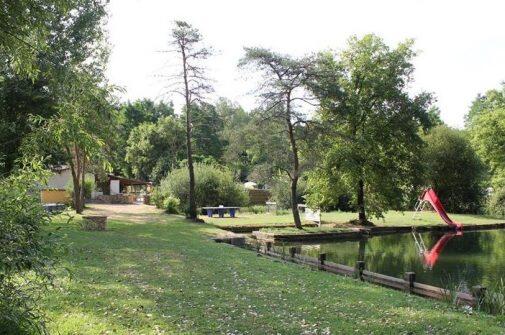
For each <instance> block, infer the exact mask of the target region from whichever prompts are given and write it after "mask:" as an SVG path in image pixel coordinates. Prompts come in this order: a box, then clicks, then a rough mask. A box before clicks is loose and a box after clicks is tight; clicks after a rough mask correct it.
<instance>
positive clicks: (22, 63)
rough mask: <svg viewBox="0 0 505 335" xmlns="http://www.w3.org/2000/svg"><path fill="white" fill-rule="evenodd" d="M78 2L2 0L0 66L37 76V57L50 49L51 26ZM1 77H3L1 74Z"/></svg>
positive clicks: (0, 11)
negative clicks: (0, 60) (41, 52)
mask: <svg viewBox="0 0 505 335" xmlns="http://www.w3.org/2000/svg"><path fill="white" fill-rule="evenodd" d="M76 2H77V1H70V0H58V1H52V0H50V1H33V0H18V1H2V2H1V5H0V22H1V23H2V25H1V29H0V58H1V59H2V62H1V64H2V65H1V66H8V67H10V68H12V70H14V72H15V73H18V74H22V75H27V76H29V77H30V78H35V77H36V76H37V74H39V71H40V69H39V67H38V64H37V56H38V53H39V52H40V51H46V50H48V49H49V46H48V43H47V39H48V37H49V36H50V33H51V25H52V23H53V22H54V21H57V19H58V18H59V17H62V16H65V14H67V13H68V10H70V9H71V8H72V6H73V5H75V4H76ZM0 78H1V76H0Z"/></svg>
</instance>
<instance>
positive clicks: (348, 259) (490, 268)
mask: <svg viewBox="0 0 505 335" xmlns="http://www.w3.org/2000/svg"><path fill="white" fill-rule="evenodd" d="M292 246H294V244H289V245H282V244H281V245H276V246H274V248H276V249H277V250H278V251H282V252H285V253H289V251H288V249H287V248H288V247H292ZM296 246H297V248H296V250H297V252H298V253H301V254H302V255H307V256H312V257H317V256H318V254H319V253H326V255H327V256H326V259H327V260H328V261H331V262H334V263H339V264H345V265H350V266H354V265H355V264H356V261H358V260H364V261H365V264H366V269H367V270H370V271H373V272H378V273H382V274H386V275H389V276H394V277H398V278H403V274H404V273H405V272H406V271H413V272H415V273H416V281H418V282H420V283H424V284H430V285H434V286H439V287H446V288H454V287H455V285H458V286H459V287H458V288H459V289H460V290H462V291H467V292H468V291H469V288H471V287H472V286H474V285H484V286H486V287H494V286H495V285H496V284H497V283H499V282H500V280H501V279H502V278H503V279H504V280H505V230H487V231H475V232H463V233H462V234H459V235H457V234H455V233H440V232H427V233H409V234H394V235H382V236H373V237H370V238H367V239H363V240H361V241H350V242H347V241H346V242H342V241H338V242H321V243H319V244H304V245H300V244H299V245H296Z"/></svg>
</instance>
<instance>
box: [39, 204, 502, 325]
mask: <svg viewBox="0 0 505 335" xmlns="http://www.w3.org/2000/svg"><path fill="white" fill-rule="evenodd" d="M60 226H62V227H63V228H62V229H60V230H59V231H58V232H59V234H64V235H65V238H64V239H63V242H64V243H68V245H69V247H68V251H67V252H66V253H65V254H64V255H63V256H62V261H61V264H60V265H59V267H58V270H57V272H58V277H57V281H56V284H57V285H56V287H55V288H54V289H52V290H51V291H50V293H49V294H48V296H47V297H45V298H44V299H43V300H42V302H41V303H42V304H43V306H44V309H45V310H46V311H47V313H48V316H49V318H50V322H49V328H50V330H51V333H55V334H172V333H178V334H179V333H184V334H276V333H279V334H330V333H331V334H351V333H353V334H372V333H373V334H414V333H415V334H499V333H504V328H503V327H504V326H505V319H503V318H502V319H500V318H497V317H494V316H490V315H485V314H481V313H478V312H474V313H472V314H468V313H464V312H463V311H461V310H456V309H454V308H453V307H450V306H449V305H448V304H446V303H443V302H435V301H431V300H427V299H424V298H419V297H415V296H410V295H406V294H405V293H402V292H397V291H393V290H390V289H386V288H381V287H378V286H373V285H371V284H367V283H362V282H358V281H356V280H354V279H349V278H344V277H340V276H335V275H332V274H329V273H325V272H319V271H314V270H311V269H309V268H306V267H303V266H299V265H295V264H289V263H282V262H278V261H273V260H271V259H267V258H264V257H258V256H257V255H256V254H255V253H254V252H251V251H247V250H244V249H239V248H237V247H233V246H230V245H226V244H217V243H215V242H213V241H211V240H210V239H209V235H210V234H212V233H214V232H215V231H214V230H215V228H213V227H211V226H209V225H204V224H200V225H198V224H193V223H189V222H187V221H185V220H184V219H182V218H181V217H179V216H168V215H163V214H148V215H146V216H144V217H143V219H142V220H140V219H139V217H137V218H135V220H132V221H129V220H128V219H124V220H121V221H114V220H109V227H110V228H109V230H108V231H105V232H85V231H81V230H79V229H78V228H77V225H76V224H75V223H74V224H71V225H67V224H65V223H63V220H61V221H59V220H55V222H53V224H52V226H51V227H50V228H49V229H51V230H54V229H56V228H57V227H60ZM67 273H68V274H67Z"/></svg>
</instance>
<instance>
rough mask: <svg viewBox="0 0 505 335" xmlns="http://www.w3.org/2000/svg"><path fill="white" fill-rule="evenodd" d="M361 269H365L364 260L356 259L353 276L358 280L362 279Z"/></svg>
mask: <svg viewBox="0 0 505 335" xmlns="http://www.w3.org/2000/svg"><path fill="white" fill-rule="evenodd" d="M363 270H365V261H357V262H356V268H355V269H354V276H355V277H356V278H358V279H359V280H363Z"/></svg>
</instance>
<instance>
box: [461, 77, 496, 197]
mask: <svg viewBox="0 0 505 335" xmlns="http://www.w3.org/2000/svg"><path fill="white" fill-rule="evenodd" d="M504 116H505V83H504V84H502V87H501V89H499V90H496V89H495V90H490V91H488V92H486V94H485V95H479V96H478V97H477V98H476V99H475V100H474V102H473V103H472V106H471V108H470V111H469V112H468V114H467V116H466V126H467V128H468V130H469V132H470V138H471V142H472V145H473V146H474V148H475V150H476V151H477V153H478V155H479V156H480V157H481V158H482V160H483V161H484V162H485V163H486V165H487V166H488V167H489V169H490V171H491V182H492V184H493V186H495V187H496V188H501V187H504V186H505V137H504V135H505V122H504V120H505V119H504Z"/></svg>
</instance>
